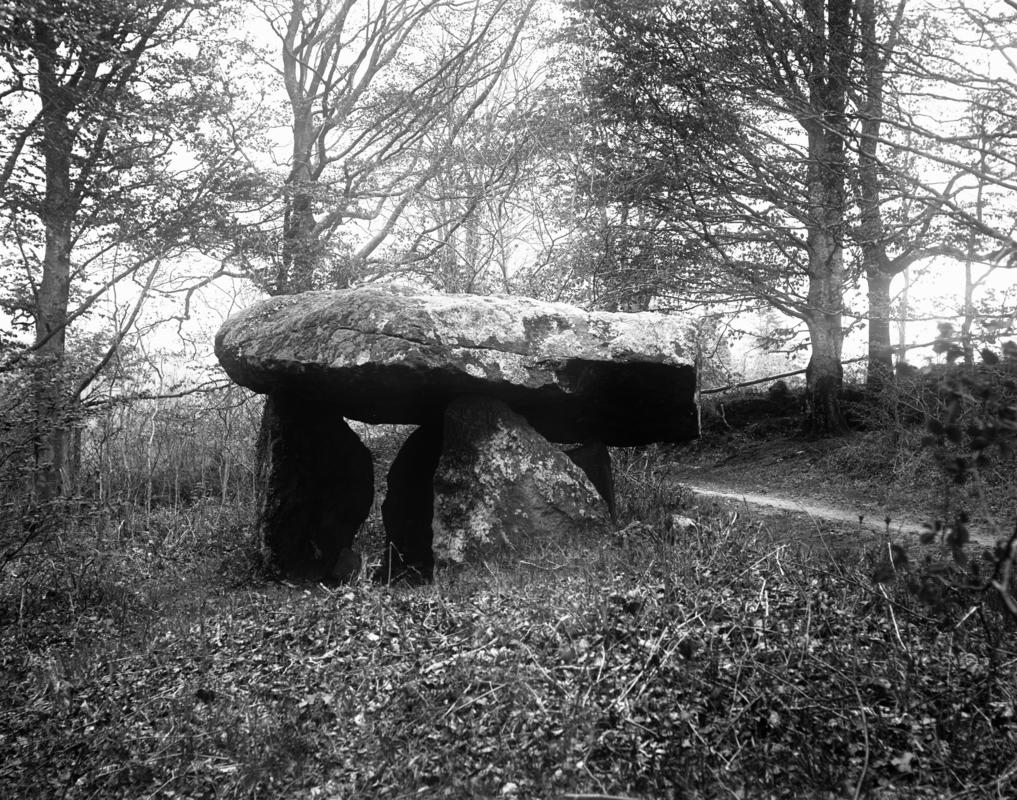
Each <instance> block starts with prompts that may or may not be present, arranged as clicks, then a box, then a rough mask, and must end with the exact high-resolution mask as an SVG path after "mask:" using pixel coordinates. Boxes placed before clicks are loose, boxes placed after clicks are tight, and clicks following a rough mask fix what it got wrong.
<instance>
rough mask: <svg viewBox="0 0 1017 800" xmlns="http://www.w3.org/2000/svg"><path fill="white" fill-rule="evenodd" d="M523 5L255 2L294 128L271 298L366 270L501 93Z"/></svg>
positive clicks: (529, 2) (427, 0)
mask: <svg viewBox="0 0 1017 800" xmlns="http://www.w3.org/2000/svg"><path fill="white" fill-rule="evenodd" d="M533 4H534V0H526V1H525V2H517V0H472V1H471V2H464V0H382V2H380V3H367V2H363V1H362V0H343V2H340V3H328V2H325V1H324V0H292V2H285V3H284V2H275V1H272V2H264V3H262V5H261V8H262V11H263V12H264V15H265V18H266V20H267V21H268V23H269V25H270V27H271V30H272V31H273V33H274V35H275V37H276V39H277V40H278V43H279V46H280V49H281V64H280V66H278V67H277V72H278V74H279V76H280V78H281V80H282V82H283V84H284V85H285V89H286V94H287V98H288V109H289V112H290V117H291V130H292V141H291V150H290V154H289V164H288V173H287V175H286V178H285V181H284V187H283V196H282V200H283V208H282V213H281V230H280V233H281V248H280V251H279V258H278V261H277V267H276V269H275V270H274V273H273V275H272V276H271V277H270V279H269V280H268V281H267V283H268V289H269V291H271V292H273V293H291V292H298V291H303V290H306V289H309V288H312V287H315V286H319V285H331V286H343V285H348V284H349V283H350V282H351V281H353V280H354V279H356V278H357V277H359V276H361V275H362V274H363V273H364V271H365V267H366V265H367V264H368V261H369V260H370V259H371V258H372V256H373V255H374V254H375V253H376V252H377V251H378V249H379V247H380V246H381V245H382V243H383V242H385V241H386V239H388V238H389V237H390V236H391V235H392V233H393V231H394V230H395V228H396V225H397V223H398V221H399V219H400V218H401V216H402V215H403V213H404V212H405V211H406V209H407V207H408V206H409V205H410V204H411V203H412V202H413V201H414V199H415V198H416V197H417V196H418V195H419V194H420V193H421V192H422V191H423V190H424V188H425V187H426V186H427V185H428V184H429V182H431V181H432V180H433V179H434V177H435V176H436V175H437V174H438V172H439V171H440V170H441V168H442V165H443V163H444V162H445V160H446V159H447V157H448V156H449V154H450V153H451V152H452V150H453V149H454V148H455V147H456V146H457V143H458V141H459V138H460V136H461V134H462V132H463V129H464V127H465V126H466V124H467V123H468V122H469V120H471V119H472V117H473V116H474V115H475V114H476V112H477V110H478V109H479V108H481V107H482V106H483V104H484V102H485V101H486V99H487V97H488V96H489V94H490V93H491V92H492V91H493V89H494V88H495V86H497V85H498V83H499V81H500V80H501V76H502V73H503V72H504V71H505V69H506V68H507V66H508V64H509V63H510V62H511V60H512V59H513V57H514V55H515V48H516V43H517V41H518V37H519V35H520V32H521V30H522V28H523V26H524V24H525V22H526V19H527V17H528V15H529V13H530V10H531V9H532V6H533ZM436 131H441V137H442V138H441V140H440V141H435V139H434V135H435V132H436ZM410 249H411V250H412V247H411V248H410Z"/></svg>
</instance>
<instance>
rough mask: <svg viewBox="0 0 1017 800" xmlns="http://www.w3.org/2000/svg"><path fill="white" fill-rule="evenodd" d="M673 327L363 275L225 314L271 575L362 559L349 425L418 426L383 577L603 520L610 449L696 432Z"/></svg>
mask: <svg viewBox="0 0 1017 800" xmlns="http://www.w3.org/2000/svg"><path fill="white" fill-rule="evenodd" d="M684 341H685V337H684V335H683V331H682V326H681V324H680V323H679V321H677V320H675V319H673V318H670V317H668V316H666V315H662V314H655V313H649V312H643V313H634V314H630V313H609V312H600V311H585V310H583V309H580V308H577V307H575V306H571V305H566V304H564V303H549V302H541V301H537V300H533V299H529V298H524V297H508V296H479V295H468V294H456V295H446V294H432V293H428V292H427V291H426V290H421V289H419V288H407V287H405V286H374V285H372V286H363V287H359V288H354V289H347V290H341V291H317V292H305V293H303V294H298V295H290V296H282V297H273V298H270V299H267V300H264V301H262V302H260V303H258V304H256V305H254V306H253V307H251V308H249V309H247V310H245V311H243V312H241V313H239V314H237V315H236V316H233V317H231V318H230V319H229V320H227V321H226V323H225V324H224V325H223V326H222V328H221V329H220V331H219V333H218V335H217V336H216V341H215V352H216V356H217V357H218V359H219V362H220V363H221V364H222V366H223V368H224V369H225V370H226V372H227V374H228V375H229V376H230V377H231V378H232V379H233V380H234V381H236V382H237V383H239V384H241V385H242V386H246V387H248V388H250V389H253V390H254V391H256V392H261V393H264V394H266V395H267V400H266V405H265V413H264V417H263V420H262V428H261V432H260V436H259V443H258V465H259V467H258V468H259V479H260V485H261V490H262V498H261V508H260V510H259V511H260V526H261V531H262V537H263V542H264V545H265V546H266V547H267V549H268V551H269V554H270V556H271V558H272V560H273V561H274V563H275V565H276V566H277V567H278V568H279V569H280V570H281V571H282V572H283V573H285V574H287V575H290V576H293V577H307V578H312V579H325V580H341V579H343V578H346V577H349V574H350V573H351V572H352V571H353V570H355V569H357V568H358V567H359V564H360V559H359V556H357V555H356V551H355V549H354V540H355V536H356V533H357V530H358V529H359V528H360V526H361V525H362V524H363V522H364V521H365V520H366V519H367V517H368V515H369V513H370V510H371V506H372V503H373V499H374V470H373V465H372V457H371V453H370V452H369V450H368V448H367V447H365V445H364V444H363V442H362V441H361V440H360V438H359V437H358V436H357V434H356V432H355V431H354V430H353V429H352V428H351V427H350V426H349V425H348V424H347V422H346V420H359V421H361V422H365V423H370V424H380V423H386V424H388V423H393V424H404V425H415V426H417V427H416V428H415V429H414V430H413V431H412V433H410V434H409V436H408V438H407V439H406V441H405V443H404V444H403V445H402V448H401V449H400V450H399V452H398V454H397V455H396V457H395V459H394V460H393V462H392V465H391V468H390V469H389V472H388V476H387V491H386V495H385V500H384V502H383V504H382V519H383V521H384V525H385V531H386V540H387V543H388V547H387V552H386V557H385V559H384V563H383V565H382V567H381V569H380V577H382V578H384V579H386V580H393V579H397V578H401V577H406V576H413V577H417V578H423V579H429V578H430V577H431V574H432V570H433V567H434V564H435V563H436V561H437V562H438V563H452V564H454V563H462V562H466V561H470V560H477V559H481V558H487V557H490V556H493V555H496V554H499V553H508V554H511V553H512V552H513V551H515V550H516V549H517V548H518V547H519V546H520V545H522V544H523V543H524V542H527V541H532V540H534V539H536V538H541V537H543V538H551V537H562V539H563V540H565V537H568V536H588V535H595V534H596V533H598V532H600V531H603V530H605V529H606V528H608V527H609V526H610V524H611V519H612V517H613V514H614V489H613V481H612V478H611V462H610V456H609V452H608V450H607V448H608V447H609V446H632V445H644V444H649V443H652V442H682V441H687V440H689V439H692V438H694V437H696V436H697V435H698V433H699V413H698V408H697V405H696V375H695V367H694V366H693V363H692V362H693V358H692V354H691V352H690V351H689V350H688V348H687V347H686V346H685V344H684ZM553 442H556V443H559V444H560V445H565V446H564V447H561V446H556V445H555V444H552V443H553Z"/></svg>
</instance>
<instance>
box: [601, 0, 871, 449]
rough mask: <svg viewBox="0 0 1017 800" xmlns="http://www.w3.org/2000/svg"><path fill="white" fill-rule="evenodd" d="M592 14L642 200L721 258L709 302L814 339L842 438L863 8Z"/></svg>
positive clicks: (609, 100) (682, 236)
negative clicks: (856, 72)
mask: <svg viewBox="0 0 1017 800" xmlns="http://www.w3.org/2000/svg"><path fill="white" fill-rule="evenodd" d="M584 8H585V10H586V12H587V14H588V17H587V19H588V20H589V24H590V25H591V26H592V27H593V28H594V29H595V31H596V32H597V34H598V40H597V46H599V47H602V48H603V49H604V51H605V58H604V63H603V64H602V67H601V69H600V70H599V71H598V74H597V75H595V76H594V77H593V87H592V88H593V91H594V93H595V94H596V95H597V96H598V98H599V100H598V102H599V103H600V108H602V109H603V111H604V113H606V114H610V115H612V116H613V117H614V118H615V119H616V120H619V121H620V122H624V123H625V124H624V125H623V126H622V127H620V128H619V132H618V138H617V140H616V141H612V142H608V143H607V146H608V147H609V149H611V150H612V151H614V152H618V151H622V152H623V153H624V159H625V160H627V161H628V162H629V163H630V164H631V165H632V168H631V169H630V170H629V174H631V175H632V176H633V180H632V181H631V182H630V184H631V185H632V186H634V187H635V189H636V191H635V192H631V196H632V199H633V201H634V202H636V203H638V204H641V205H643V206H650V207H652V209H653V211H654V214H655V215H656V216H657V217H658V218H659V219H661V220H664V221H666V226H660V229H661V230H663V231H665V232H666V233H667V235H668V236H670V237H673V238H674V239H675V240H676V241H678V242H689V241H695V242H698V243H700V244H701V245H702V247H700V248H692V249H691V252H697V250H698V251H699V252H708V253H709V259H710V264H711V266H712V267H715V268H719V274H718V270H717V269H711V270H709V271H708V272H709V273H710V274H708V275H705V276H703V277H705V281H703V280H701V281H699V287H700V289H701V290H703V291H706V292H708V293H710V294H713V295H715V296H725V295H726V296H728V297H743V296H745V295H747V294H751V295H754V296H756V297H761V298H765V300H766V301H767V302H768V303H770V304H771V305H773V306H774V307H775V308H778V309H779V310H781V311H783V312H784V313H787V314H789V315H791V316H794V317H797V318H799V319H801V320H802V321H803V322H804V323H805V324H806V326H807V327H808V331H809V336H810V344H811V358H810V361H809V365H808V370H807V384H808V394H809V398H810V401H811V417H812V422H813V425H814V427H815V428H816V429H818V430H826V431H833V430H838V429H840V428H842V427H843V425H844V421H843V418H842V416H841V412H840V408H839V403H838V399H837V393H838V389H839V387H840V384H841V380H842V369H841V348H842V344H843V336H844V333H843V314H844V300H843V292H844V288H845V286H847V285H850V284H851V282H852V280H853V278H852V276H851V275H850V274H849V271H848V267H847V264H846V262H845V231H846V226H847V223H848V220H847V209H848V193H847V179H848V173H849V163H848V153H847V146H846V143H847V141H848V140H849V138H850V135H851V129H850V121H849V116H848V103H849V88H850V84H851V78H852V68H853V66H854V64H855V63H856V59H857V56H858V37H857V30H856V27H855V25H856V7H855V3H854V2H853V0H798V2H795V3H784V2H780V0H744V1H743V2H740V3H738V4H735V5H734V6H731V5H729V4H726V5H724V6H723V7H720V6H718V5H716V4H713V3H706V2H701V3H691V4H689V3H682V4H678V3H667V4H663V5H662V6H661V5H659V4H656V3H652V4H650V3H635V4H633V3H622V2H618V0H592V1H591V2H589V3H587V4H585V5H584ZM679 249H680V250H681V251H683V252H685V251H689V250H690V248H689V247H687V246H686V247H681V248H679Z"/></svg>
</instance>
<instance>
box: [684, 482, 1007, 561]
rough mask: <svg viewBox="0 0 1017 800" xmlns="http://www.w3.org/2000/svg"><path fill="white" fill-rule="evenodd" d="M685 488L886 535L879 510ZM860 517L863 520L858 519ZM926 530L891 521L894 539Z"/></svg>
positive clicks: (697, 485) (702, 485) (975, 534)
mask: <svg viewBox="0 0 1017 800" xmlns="http://www.w3.org/2000/svg"><path fill="white" fill-rule="evenodd" d="M679 481H680V483H681V484H682V485H683V486H687V487H688V488H689V489H691V490H692V491H693V492H694V493H695V494H697V495H699V496H700V497H710V498H718V499H722V500H733V501H735V502H740V503H746V504H748V505H751V506H756V507H758V508H761V509H774V510H776V511H785V512H790V513H794V514H803V515H805V516H808V517H811V518H813V519H820V520H826V521H829V522H840V523H844V524H846V525H850V526H854V527H857V528H862V529H865V530H868V531H872V532H874V533H883V532H884V531H885V530H886V525H887V523H886V515H885V513H881V512H879V511H878V510H872V509H861V510H858V509H849V508H844V507H837V506H833V505H829V504H827V503H822V502H818V501H813V500H801V499H796V498H792V497H784V496H780V495H775V494H760V493H756V492H747V491H743V490H741V489H737V488H732V487H730V486H720V485H717V484H711V483H706V482H703V481H700V480H688V479H687V478H681V479H679ZM860 514H861V520H859V515H860ZM926 530H927V529H926V528H924V527H923V526H922V522H921V521H920V520H917V519H907V518H903V517H899V516H897V517H892V518H891V519H890V532H891V533H893V534H895V535H901V534H903V535H905V536H908V537H911V536H914V537H917V536H919V535H920V534H921V533H923V532H924V531H926ZM971 539H972V541H974V542H977V543H978V544H982V545H990V546H991V545H992V544H994V543H995V537H993V536H992V535H991V534H987V533H984V532H981V531H977V530H972V531H971Z"/></svg>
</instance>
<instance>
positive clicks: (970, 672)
mask: <svg viewBox="0 0 1017 800" xmlns="http://www.w3.org/2000/svg"><path fill="white" fill-rule="evenodd" d="M753 447H756V445H755V443H753V442H752V441H750V440H748V439H744V440H722V441H719V442H717V443H715V444H714V443H705V444H700V445H698V446H697V447H696V448H685V449H683V450H682V451H680V452H673V451H666V450H664V449H660V448H649V449H647V450H643V451H633V452H628V453H622V454H620V457H619V458H618V459H617V461H616V466H617V473H618V493H619V497H620V498H621V509H620V517H621V518H620V520H619V524H618V532H617V533H616V534H615V535H613V536H611V537H609V539H608V540H606V541H605V540H598V541H595V542H594V541H582V542H555V543H553V544H552V545H542V546H534V547H533V548H532V549H529V550H527V551H526V552H520V553H518V555H517V558H516V559H515V560H514V561H513V562H512V563H487V564H480V565H476V566H471V567H467V568H463V569H459V570H454V571H450V570H443V571H439V573H438V575H437V577H436V581H435V583H434V585H431V586H425V587H417V588H408V587H393V588H386V587H379V586H375V585H373V584H371V583H369V582H367V581H358V582H356V583H354V584H353V585H351V586H346V587H340V588H338V589H335V588H327V587H323V586H291V585H286V584H279V583H274V582H271V581H267V580H265V579H263V578H260V577H258V574H257V572H256V571H254V570H252V569H251V568H250V566H249V563H250V562H249V561H248V560H247V558H248V556H247V554H248V553H249V551H250V531H249V520H248V519H247V517H246V516H245V514H246V510H245V509H231V508H228V507H222V506H218V505H215V504H209V505H201V504H198V505H195V506H193V507H189V508H187V509H179V510H176V511H169V510H167V511H165V512H164V513H161V514H160V515H158V516H153V517H150V518H148V519H147V520H140V519H139V520H138V521H137V522H136V524H135V525H134V526H133V527H131V528H125V527H124V526H123V525H117V524H112V522H114V521H109V520H103V519H100V518H92V519H90V520H86V519H84V518H82V519H78V520H77V521H75V522H74V524H71V525H68V526H67V527H66V528H65V529H63V530H61V531H60V533H59V536H58V537H57V539H56V541H55V542H52V543H51V547H50V549H49V550H47V551H45V552H42V551H40V552H39V553H37V554H36V555H35V556H33V557H32V558H30V559H26V560H24V561H23V562H20V563H18V564H17V565H16V569H15V570H14V571H9V572H8V573H7V574H6V575H5V576H4V579H3V581H2V582H0V680H2V682H3V686H4V687H5V691H4V692H3V693H2V694H0V797H3V798H50V797H53V798H57V797H60V798H69V799H76V798H88V799H91V798H98V799H102V798H121V797H122V798H153V799H154V798H287V799H288V798H335V799H336V800H339V799H340V798H411V797H424V798H431V797H434V798H438V797H442V798H445V797H447V798H471V797H476V798H495V797H498V798H501V797H508V798H534V800H536V799H538V798H539V799H540V800H543V799H544V798H548V799H550V798H569V800H575V799H576V798H585V799H586V800H592V798H595V797H605V796H611V797H615V798H644V799H646V800H648V799H649V798H714V797H716V798H732V797H733V798H757V797H758V798H770V797H774V798H777V797H780V798H813V797H814V798H840V797H849V798H857V797H873V798H961V797H964V798H982V797H984V798H1010V797H1014V796H1015V795H1017V681H1015V679H1014V675H1015V674H1017V626H1015V625H1014V623H1013V621H1010V620H1008V619H1007V618H1006V617H1005V615H1004V614H1002V613H1001V608H1000V605H999V603H998V601H997V600H996V599H995V598H994V596H993V595H992V594H991V593H985V592H983V591H981V590H980V589H978V588H971V587H969V586H968V583H971V584H972V586H974V584H975V583H977V581H974V580H973V579H972V580H970V581H969V578H972V574H971V573H970V571H969V567H967V566H961V565H959V564H958V563H957V562H956V561H955V560H954V559H953V558H952V557H951V555H950V554H949V553H947V552H945V551H944V550H943V549H942V548H941V547H940V546H939V545H938V544H937V543H935V542H934V543H931V544H927V545H919V544H917V543H916V542H915V541H913V539H914V537H913V536H911V535H909V534H904V535H902V534H900V533H899V532H898V531H896V530H895V529H894V526H893V525H892V524H891V526H890V530H889V532H888V531H887V530H886V525H885V523H884V524H883V525H881V526H880V525H876V526H875V528H876V530H872V529H870V528H869V527H868V526H867V525H865V524H862V525H860V524H858V523H857V521H854V520H851V521H844V520H843V519H826V518H824V517H820V516H817V515H815V514H802V513H793V512H784V511H776V512H775V511H772V510H770V511H767V510H765V509H761V508H760V507H758V506H752V505H747V504H745V503H743V502H741V501H740V500H732V499H725V498H716V497H714V498H707V497H697V496H695V495H694V494H692V493H691V492H689V491H688V490H687V489H685V488H683V483H695V482H697V481H703V482H706V483H710V484H711V485H713V486H715V487H728V488H733V489H735V490H739V491H742V492H744V491H747V490H749V489H751V490H752V491H753V492H755V493H763V492H766V493H768V494H771V495H772V494H776V493H780V494H784V493H786V494H788V496H790V497H800V498H801V497H805V496H806V495H807V494H808V495H810V496H812V497H816V496H818V497H820V498H821V502H822V503H825V504H827V505H830V506H834V505H835V506H837V507H838V508H847V509H849V510H850V509H853V508H866V509H868V508H872V509H873V511H872V512H871V513H872V514H874V515H875V514H883V515H885V513H886V512H885V510H884V509H885V508H893V509H894V513H895V514H897V513H899V514H900V516H901V518H904V516H905V514H904V512H905V510H907V511H910V512H911V513H913V514H914V517H915V518H916V519H921V518H922V513H921V510H922V506H921V504H920V503H915V504H914V505H913V506H912V507H911V508H905V506H904V503H903V499H904V498H905V497H906V494H904V493H903V490H901V493H900V494H899V496H898V497H897V501H898V502H897V504H896V505H883V503H888V502H892V500H893V492H894V491H897V490H896V489H894V488H893V487H890V488H889V489H885V491H886V493H887V495H886V496H887V498H889V499H888V500H882V499H881V498H877V500H879V501H872V496H871V491H872V489H871V486H870V488H868V489H865V483H864V481H863V478H864V473H865V472H866V471H868V472H873V468H872V467H871V466H868V467H867V466H865V464H867V463H869V461H866V459H869V460H874V461H875V462H878V461H879V459H880V456H879V454H878V453H877V454H876V455H875V456H873V455H872V453H871V449H872V448H871V442H869V443H868V444H866V442H865V441H864V440H859V439H858V438H857V437H856V438H855V439H854V440H852V441H845V442H842V443H840V444H837V445H831V444H830V443H816V442H811V443H810V442H808V441H806V440H799V439H797V438H796V437H794V436H788V437H784V438H782V439H780V440H779V442H778V441H777V440H776V439H774V438H772V437H771V440H770V441H769V443H767V442H759V443H758V447H757V448H756V449H754V450H753V449H752V448H753ZM845 448H847V450H846V451H845ZM838 465H839V466H838ZM845 465H855V466H852V467H851V469H855V468H856V467H858V469H859V470H860V474H858V475H856V476H852V475H851V474H850V470H848V469H846V468H845ZM859 465H860V466H859ZM834 466H837V469H839V476H840V477H838V472H837V471H836V470H834V469H833V467H834ZM898 466H899V465H898ZM919 474H921V473H919ZM871 481H875V482H876V484H877V485H878V483H879V479H878V475H877V476H875V478H871V479H870V483H871ZM807 490H808V491H807ZM866 492H869V494H867V493H866ZM913 496H914V497H918V496H919V495H918V494H913ZM866 500H868V501H869V502H870V503H871V505H869V506H862V505H861V503H862V502H864V501H866ZM856 503H857V505H856ZM866 513H869V512H866ZM676 520H678V521H679V524H677V525H676V524H675V522H676ZM972 555H973V556H974V557H973V558H972V559H971V561H970V564H971V565H974V564H976V562H977V561H978V559H977V553H976V552H974V553H972ZM982 583H984V580H983V581H982Z"/></svg>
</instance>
